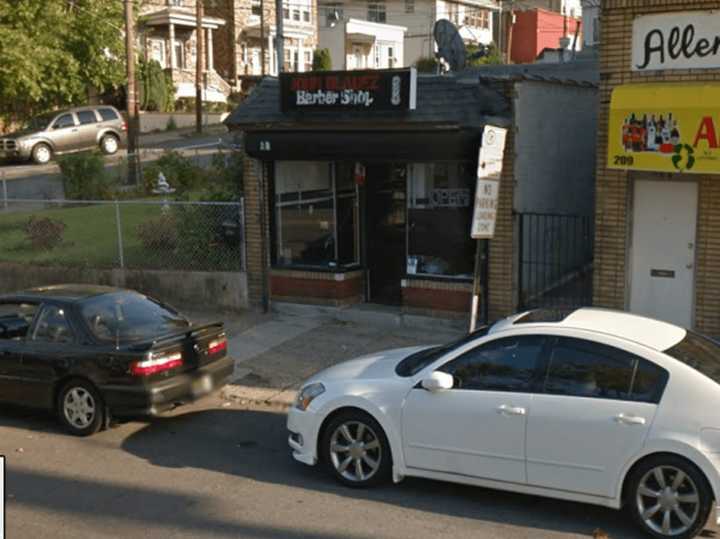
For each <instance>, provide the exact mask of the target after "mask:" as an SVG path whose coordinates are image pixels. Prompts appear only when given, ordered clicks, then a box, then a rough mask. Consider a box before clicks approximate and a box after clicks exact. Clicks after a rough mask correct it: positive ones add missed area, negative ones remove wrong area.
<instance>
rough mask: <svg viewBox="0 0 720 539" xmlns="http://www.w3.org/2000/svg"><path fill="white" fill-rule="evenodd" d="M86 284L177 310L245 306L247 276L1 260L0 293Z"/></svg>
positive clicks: (237, 308) (228, 273)
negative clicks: (116, 289)
mask: <svg viewBox="0 0 720 539" xmlns="http://www.w3.org/2000/svg"><path fill="white" fill-rule="evenodd" d="M62 283H89V284H104V285H110V286H119V287H123V288H131V289H133V290H137V291H139V292H142V293H144V294H147V295H149V296H152V297H155V298H157V299H159V300H162V301H164V302H166V303H169V304H170V305H174V306H176V307H177V308H178V309H181V310H183V309H185V310H187V309H193V310H194V309H207V308H210V309H223V310H233V311H240V310H243V309H247V307H248V296H247V275H246V274H245V273H240V272H237V273H236V272H202V271H193V272H187V271H155V270H152V271H151V270H121V269H108V270H101V269H90V268H61V267H45V266H27V265H24V264H14V263H7V262H2V263H0V294H1V293H7V292H15V291H17V290H22V289H25V288H30V287H34V286H43V285H52V284H62Z"/></svg>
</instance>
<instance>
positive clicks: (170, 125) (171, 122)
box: [165, 116, 177, 131]
mask: <svg viewBox="0 0 720 539" xmlns="http://www.w3.org/2000/svg"><path fill="white" fill-rule="evenodd" d="M176 129H177V122H176V121H175V116H170V118H168V121H167V123H166V124H165V131H175V130H176Z"/></svg>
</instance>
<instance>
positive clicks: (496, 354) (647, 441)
mask: <svg viewBox="0 0 720 539" xmlns="http://www.w3.org/2000/svg"><path fill="white" fill-rule="evenodd" d="M719 382H720V345H719V344H717V343H716V342H715V341H712V340H710V339H707V338H705V337H702V336H700V335H698V334H696V333H693V332H691V331H687V330H685V329H683V328H680V327H677V326H674V325H671V324H667V323H665V322H660V321H657V320H651V319H648V318H643V317H640V316H636V315H632V314H628V313H622V312H615V311H608V310H601V309H579V310H576V311H574V312H572V313H571V314H569V315H567V316H565V317H561V316H558V315H557V313H552V312H549V311H531V312H528V313H523V314H520V315H516V316H513V317H510V318H507V319H505V320H502V321H500V322H498V323H496V324H494V325H493V326H492V327H490V328H484V329H482V330H480V331H478V332H475V333H473V334H470V335H468V336H467V337H465V338H463V339H462V340H460V341H457V342H454V343H451V344H449V345H445V346H435V347H418V348H406V349H402V350H393V351H389V352H384V353H379V354H374V355H370V356H367V357H363V358H360V359H355V360H352V361H348V362H346V363H343V364H340V365H337V366H335V367H332V368H330V369H327V370H325V371H323V372H321V373H319V374H317V375H316V376H314V377H313V378H311V379H310V380H308V381H307V383H306V384H305V385H304V386H303V388H302V390H301V391H300V393H299V395H298V399H297V402H296V403H295V406H294V407H293V408H292V409H291V411H290V412H289V415H288V429H289V431H290V438H289V443H290V446H291V448H292V451H293V456H294V457H295V459H297V460H298V461H300V462H303V463H305V464H308V465H314V464H316V463H318V462H319V463H321V464H322V465H323V466H324V467H326V468H327V469H328V470H329V471H330V473H332V474H333V475H334V476H335V477H336V478H337V479H338V480H339V481H341V482H342V483H344V484H346V485H349V486H358V487H360V486H369V485H374V484H378V483H381V482H383V481H386V480H389V479H390V478H392V479H393V480H394V481H396V482H398V481H400V480H402V478H403V477H405V476H417V477H427V478H431V479H440V480H446V481H454V482H459V483H467V484H470V485H478V486H482V487H490V488H497V489H503V490H510V491H515V492H522V493H526V494H536V495H541V496H549V497H554V498H560V499H564V500H573V501H579V502H586V503H592V504H597V505H604V506H607V507H613V508H618V509H619V508H622V507H626V508H627V509H628V510H629V512H630V514H631V515H632V517H633V518H634V520H635V521H636V522H637V523H638V524H639V525H640V526H641V527H642V528H643V529H644V530H645V531H646V532H647V533H648V534H649V535H650V536H653V537H661V538H666V537H674V538H681V539H684V538H689V537H695V536H696V535H697V534H698V533H699V532H700V531H701V530H702V529H703V527H704V526H705V524H706V523H707V521H708V518H709V516H710V512H711V510H712V509H713V506H714V505H715V500H718V499H720V498H719V496H720V414H718V410H720V385H718V383H719ZM716 509H717V508H716Z"/></svg>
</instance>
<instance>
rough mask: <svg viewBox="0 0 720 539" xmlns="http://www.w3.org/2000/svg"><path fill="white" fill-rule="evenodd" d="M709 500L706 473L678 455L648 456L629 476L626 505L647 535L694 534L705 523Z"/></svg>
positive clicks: (681, 538) (684, 537)
mask: <svg viewBox="0 0 720 539" xmlns="http://www.w3.org/2000/svg"><path fill="white" fill-rule="evenodd" d="M712 503H713V494H712V491H711V489H710V485H709V484H708V482H707V479H706V478H705V476H704V475H703V474H702V472H701V471H700V470H699V469H698V468H697V466H695V465H694V464H692V463H691V462H689V461H687V460H685V459H684V458H681V457H677V456H674V455H659V456H657V457H651V458H649V459H647V460H645V461H644V462H642V463H641V464H640V465H639V466H637V467H636V468H635V469H634V470H633V471H632V473H631V475H630V476H629V477H628V482H627V489H626V491H625V505H626V509H627V510H628V511H629V512H630V515H631V517H632V519H633V520H634V521H635V523H636V524H637V525H638V526H639V527H640V528H642V529H643V531H644V532H645V533H646V534H648V535H649V536H650V537H656V538H658V539H667V538H669V537H672V538H674V539H690V538H692V537H696V536H697V535H698V534H699V533H700V532H701V531H702V530H703V528H704V527H705V525H706V524H707V521H708V517H709V515H710V511H711V510H712Z"/></svg>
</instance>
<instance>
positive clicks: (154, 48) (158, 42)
mask: <svg viewBox="0 0 720 539" xmlns="http://www.w3.org/2000/svg"><path fill="white" fill-rule="evenodd" d="M150 59H151V60H155V61H156V62H158V63H159V64H160V65H161V66H162V67H167V64H166V63H165V41H164V40H162V39H151V40H150Z"/></svg>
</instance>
